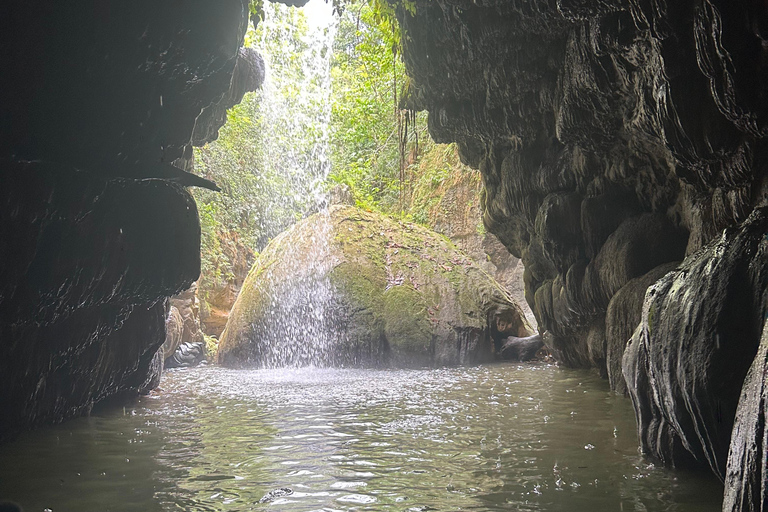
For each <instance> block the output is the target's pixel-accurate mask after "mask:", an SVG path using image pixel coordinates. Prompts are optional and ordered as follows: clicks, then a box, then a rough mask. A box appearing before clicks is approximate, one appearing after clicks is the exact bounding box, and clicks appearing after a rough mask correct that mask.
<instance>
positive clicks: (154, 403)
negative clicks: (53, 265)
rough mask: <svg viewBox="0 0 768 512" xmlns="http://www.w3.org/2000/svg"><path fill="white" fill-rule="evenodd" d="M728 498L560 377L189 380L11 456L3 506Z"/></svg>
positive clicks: (517, 369) (418, 373) (559, 504)
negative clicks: (670, 463) (673, 467)
mask: <svg viewBox="0 0 768 512" xmlns="http://www.w3.org/2000/svg"><path fill="white" fill-rule="evenodd" d="M278 488H288V489H290V490H291V491H292V494H289V495H286V496H282V497H276V498H275V499H273V500H272V501H271V502H265V503H259V500H260V499H261V498H262V497H264V496H265V494H267V493H268V492H270V491H272V490H274V489H278ZM721 496H722V487H721V486H720V484H719V483H718V482H717V481H716V480H714V479H712V478H710V477H708V476H706V475H692V474H688V473H681V472H673V471H668V470H666V469H663V468H660V467H656V466H654V465H653V464H651V463H650V462H649V461H648V460H646V459H644V458H643V457H641V456H640V455H639V454H638V451H637V439H636V434H635V426H634V418H633V413H632V409H631V405H630V402H629V400H627V399H625V398H621V397H616V396H613V395H612V394H611V393H610V392H609V390H608V387H607V385H606V383H605V382H604V381H602V380H600V379H599V378H598V377H596V376H594V375H593V374H591V373H589V372H582V371H573V370H565V369H561V368H557V367H555V366H550V365H544V364H536V365H511V364H505V365H494V366H484V367H476V368H456V369H437V370H434V369H425V370H402V371H384V370H328V369H304V370H258V371H232V370H225V369H222V368H213V367H209V368H199V369H191V370H176V371H171V372H168V373H166V375H165V376H164V378H163V383H162V390H161V391H159V392H158V393H156V394H154V395H152V396H149V397H145V398H142V399H141V400H140V401H138V402H137V403H135V404H133V405H132V406H130V407H126V408H125V409H124V410H123V409H119V410H110V411H107V412H100V413H98V414H94V415H92V416H91V417H89V418H80V419H77V420H74V421H70V422H68V423H66V424H64V425H60V426H56V427H51V428H46V429H43V430H39V431H36V432H30V433H28V434H26V435H24V436H22V437H20V438H19V439H17V440H16V441H14V442H13V443H10V444H7V445H4V446H0V498H4V499H12V500H14V501H17V502H19V503H21V504H22V506H23V507H24V509H25V511H27V512H30V511H39V512H42V511H43V510H44V509H46V508H47V509H50V510H51V511H52V512H67V511H155V510H156V511H161V510H163V511H182V510H183V511H220V510H222V511H223V510H226V511H248V510H270V511H353V510H359V511H362V510H374V511H379V510H380V511H388V510H393V511H427V510H433V511H446V512H452V511H459V510H476V511H494V510H562V511H588V512H598V511H612V512H613V511H655V510H664V511H691V512H693V511H695V512H707V511H716V510H719V509H720V507H719V503H720V500H721Z"/></svg>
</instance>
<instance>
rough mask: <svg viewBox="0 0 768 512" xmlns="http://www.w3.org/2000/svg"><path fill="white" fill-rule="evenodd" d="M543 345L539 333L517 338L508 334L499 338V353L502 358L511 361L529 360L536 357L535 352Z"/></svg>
mask: <svg viewBox="0 0 768 512" xmlns="http://www.w3.org/2000/svg"><path fill="white" fill-rule="evenodd" d="M543 347H544V340H542V337H541V334H534V335H533V336H526V337H525V338H518V337H516V336H509V337H507V338H504V339H503V340H501V350H499V355H500V356H501V358H502V359H508V360H512V361H530V360H531V359H533V358H534V357H536V353H537V352H538V351H539V350H541V348H543Z"/></svg>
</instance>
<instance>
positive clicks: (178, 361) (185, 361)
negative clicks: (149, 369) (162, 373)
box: [164, 341, 205, 368]
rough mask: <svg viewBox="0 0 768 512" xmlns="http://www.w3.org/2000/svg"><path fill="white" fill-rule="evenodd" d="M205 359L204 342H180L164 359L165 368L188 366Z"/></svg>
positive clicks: (195, 364) (197, 363)
mask: <svg viewBox="0 0 768 512" xmlns="http://www.w3.org/2000/svg"><path fill="white" fill-rule="evenodd" d="M203 361H205V342H203V341H196V342H187V343H182V344H181V345H179V347H178V348H177V349H176V351H175V352H174V353H173V354H172V355H170V356H169V357H167V358H166V359H165V364H164V366H165V368H189V367H191V366H197V365H199V364H200V363H202V362H203Z"/></svg>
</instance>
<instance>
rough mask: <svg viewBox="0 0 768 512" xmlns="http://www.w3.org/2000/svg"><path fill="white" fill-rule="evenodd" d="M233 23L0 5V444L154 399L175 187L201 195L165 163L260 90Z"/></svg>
mask: <svg viewBox="0 0 768 512" xmlns="http://www.w3.org/2000/svg"><path fill="white" fill-rule="evenodd" d="M248 14H249V13H248V2H247V1H246V0H222V1H220V2H214V3H206V2H187V3H182V4H179V3H173V2H171V3H169V2H153V1H145V0H139V1H137V2H120V1H112V0H106V1H99V2H91V3H85V4H83V3H78V4H65V3H61V2H51V1H47V0H32V1H23V2H22V1H17V0H11V1H8V2H3V3H2V5H0V45H1V46H2V48H3V52H0V65H2V68H3V69H4V70H6V72H4V73H1V74H0V90H2V91H3V100H2V104H1V105H0V262H1V263H0V410H1V411H2V414H0V440H2V439H5V438H7V436H8V435H10V434H12V433H13V432H16V431H18V430H20V429H24V428H29V427H31V426H35V425H39V424H42V423H48V422H55V421H61V420H62V419H64V418H66V417H70V416H73V415H77V414H80V413H82V412H86V411H88V410H89V409H90V407H91V405H92V404H93V403H94V402H95V401H98V400H101V399H103V398H106V397H109V396H111V395H115V394H117V393H120V392H121V391H126V390H133V392H135V391H136V390H139V389H144V390H146V389H147V388H148V387H151V386H153V385H154V384H155V383H156V379H154V380H153V379H152V378H151V377H153V376H155V377H156V376H157V374H158V372H157V369H158V367H159V365H158V364H157V363H158V360H159V359H161V358H160V357H157V356H156V353H157V351H158V348H159V347H160V346H161V345H162V343H163V341H164V339H165V319H166V316H167V315H166V314H167V309H166V307H167V306H166V298H167V297H169V296H172V295H174V294H176V293H178V292H179V291H181V290H184V289H186V288H188V287H189V286H190V284H192V282H194V281H195V279H197V276H198V274H199V270H200V259H199V245H200V228H199V223H198V219H197V210H196V207H195V203H194V201H193V200H192V198H191V196H190V195H189V194H188V192H187V191H186V190H185V189H184V187H185V186H208V187H209V188H213V187H214V185H213V184H211V183H210V182H209V181H207V180H205V179H204V178H201V177H197V176H195V175H193V174H191V173H188V172H184V171H182V170H181V169H177V168H175V167H172V166H171V165H170V163H171V162H174V161H177V162H179V164H180V165H181V164H183V163H184V161H183V156H184V154H185V151H186V152H189V150H188V148H189V147H190V145H191V144H193V143H196V142H197V143H199V142H201V141H206V140H210V139H211V138H212V137H214V136H215V133H216V129H217V127H218V126H217V124H218V123H220V122H221V111H222V109H225V108H226V107H227V106H228V105H229V104H230V103H232V102H234V101H237V100H238V98H240V97H242V94H243V92H244V91H245V90H248V89H249V88H253V87H254V86H255V85H254V84H255V83H256V82H258V81H259V79H260V76H262V75H263V69H261V68H260V64H259V62H260V60H259V59H258V57H257V56H254V55H251V54H248V53H247V52H239V47H240V45H241V44H242V41H243V36H244V33H245V29H246V25H247V23H248ZM233 74H234V75H236V77H235V78H234V79H233ZM201 112H204V115H201ZM180 158H182V160H179V159H180ZM187 170H189V168H187ZM153 361H154V362H153Z"/></svg>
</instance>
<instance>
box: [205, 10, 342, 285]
mask: <svg viewBox="0 0 768 512" xmlns="http://www.w3.org/2000/svg"><path fill="white" fill-rule="evenodd" d="M254 5H256V4H255V3H252V4H251V8H252V9H255V8H256V7H254ZM261 8H262V11H261V15H260V16H261V18H262V19H264V16H265V13H264V11H263V9H267V10H268V16H269V19H268V20H267V21H264V22H262V23H260V24H259V26H258V28H257V30H255V31H254V30H253V29H252V30H249V33H248V34H247V36H246V42H247V43H249V44H252V45H253V46H255V47H256V48H257V50H259V52H260V53H261V54H262V55H263V56H265V58H267V59H269V61H268V66H269V71H268V73H269V78H268V80H269V83H268V84H265V86H264V87H263V89H262V90H261V91H257V92H255V93H248V94H246V96H245V97H244V98H243V101H242V102H241V103H240V104H239V105H236V106H235V107H233V108H232V109H230V111H229V112H228V113H227V122H226V124H225V125H224V126H223V127H222V128H221V130H220V132H219V137H218V139H217V140H216V141H215V142H213V143H211V144H208V145H206V146H205V147H203V148H198V149H196V151H195V160H196V162H195V165H196V172H197V173H199V174H202V175H203V176H205V177H207V178H209V179H212V180H214V181H215V182H216V183H217V184H218V185H219V186H220V187H221V189H222V192H221V193H214V192H211V191H208V190H204V189H195V191H194V195H195V198H196V200H197V203H198V210H199V212H200V224H201V229H202V241H201V246H202V247H201V250H202V280H201V284H200V290H201V292H202V295H203V296H205V295H206V293H207V292H208V291H210V290H212V289H214V288H216V287H219V286H222V285H224V284H226V283H227V282H229V281H231V280H232V279H233V278H234V275H233V265H234V262H233V261H232V259H233V256H234V251H233V250H231V248H230V249H229V250H228V247H226V246H227V244H228V243H230V242H231V241H232V240H236V241H238V243H241V244H243V245H244V246H246V247H247V248H249V249H251V250H254V251H258V250H260V249H261V248H263V247H264V246H265V245H266V244H267V242H268V241H269V239H271V238H272V237H274V236H275V235H277V234H278V233H280V232H281V231H283V230H284V229H286V228H287V227H288V226H290V225H291V224H293V223H294V222H296V220H298V219H300V218H302V217H303V216H305V215H306V214H307V213H309V212H311V211H313V210H314V209H316V208H317V189H319V188H320V187H321V186H322V179H323V176H324V174H325V172H324V169H323V168H322V167H321V166H322V165H323V164H322V162H320V163H318V162H319V161H320V160H322V159H321V158H320V159H319V158H318V155H317V153H316V147H317V141H318V140H319V139H322V138H323V137H325V136H326V135H324V134H323V133H322V132H323V129H322V128H321V126H323V125H324V124H325V123H327V117H328V113H327V103H328V100H327V95H328V91H327V89H328V87H327V85H326V84H323V83H320V82H318V81H317V79H316V78H315V77H314V70H313V68H312V66H313V65H315V63H316V61H317V60H318V59H319V58H320V56H318V55H316V54H315V53H316V52H314V53H313V51H311V50H310V48H309V46H308V43H307V39H308V37H307V35H308V31H309V27H308V24H307V20H306V15H305V14H304V12H303V11H301V10H300V9H294V8H289V7H287V6H283V5H274V4H272V3H269V4H267V5H265V6H264V5H262V6H261ZM325 165H327V164H325Z"/></svg>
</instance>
